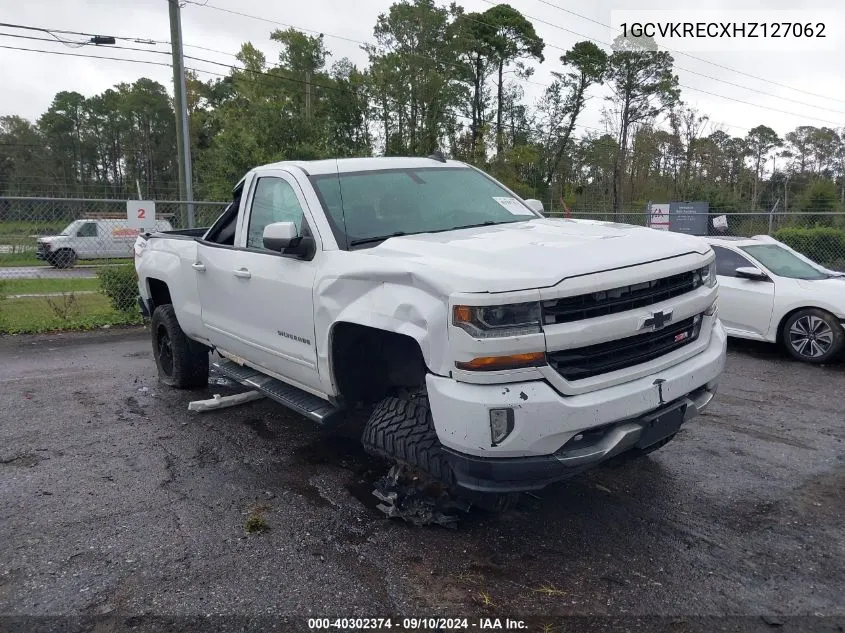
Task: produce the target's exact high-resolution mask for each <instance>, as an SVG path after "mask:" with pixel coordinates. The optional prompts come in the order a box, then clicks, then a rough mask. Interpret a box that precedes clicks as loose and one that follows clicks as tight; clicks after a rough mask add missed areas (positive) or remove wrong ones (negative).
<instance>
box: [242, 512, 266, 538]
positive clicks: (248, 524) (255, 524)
mask: <svg viewBox="0 0 845 633" xmlns="http://www.w3.org/2000/svg"><path fill="white" fill-rule="evenodd" d="M267 510H268V508H267V506H258V507H257V508H255V509H253V510H252V511H251V512H250V513H249V515H247V517H246V521H244V532H246V533H247V534H261V533H262V532H269V531H270V524H269V523H268V522H267V519H266V518H265V517H264V513H265V512H266V511H267Z"/></svg>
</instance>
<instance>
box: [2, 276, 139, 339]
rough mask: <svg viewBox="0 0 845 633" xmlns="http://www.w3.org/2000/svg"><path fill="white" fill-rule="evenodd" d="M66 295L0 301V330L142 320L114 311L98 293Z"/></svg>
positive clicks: (37, 330)
mask: <svg viewBox="0 0 845 633" xmlns="http://www.w3.org/2000/svg"><path fill="white" fill-rule="evenodd" d="M93 281H96V280H93ZM4 288H5V286H4ZM70 296H72V295H66V297H62V296H59V297H27V298H24V299H4V300H2V301H0V333H3V334H38V333H41V332H52V331H55V330H90V329H94V328H98V327H101V326H103V325H134V324H140V323H141V322H142V319H141V315H140V314H139V313H132V312H118V311H117V310H115V309H114V308H113V307H112V306H111V302H110V301H109V298H108V297H106V296H105V295H102V294H100V293H97V294H88V295H73V299H72V300H71V299H69V297H70Z"/></svg>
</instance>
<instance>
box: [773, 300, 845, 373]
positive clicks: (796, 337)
mask: <svg viewBox="0 0 845 633" xmlns="http://www.w3.org/2000/svg"><path fill="white" fill-rule="evenodd" d="M781 337H782V339H783V344H784V346H785V347H786V351H787V352H789V353H790V354H791V355H792V357H793V358H796V359H798V360H800V361H804V362H805V363H827V362H829V361H831V360H833V359H834V358H835V357H836V356H838V355H839V353H840V352H841V351H842V348H843V345H845V332H843V331H842V326H841V325H840V324H839V320H838V319H837V318H836V317H835V316H833V315H832V314H831V313H830V312H826V311H824V310H819V309H818V308H805V309H803V310H798V311H797V312H795V313H794V314H792V315H790V317H789V318H788V319H787V320H786V321H785V322H784V324H783V330H781Z"/></svg>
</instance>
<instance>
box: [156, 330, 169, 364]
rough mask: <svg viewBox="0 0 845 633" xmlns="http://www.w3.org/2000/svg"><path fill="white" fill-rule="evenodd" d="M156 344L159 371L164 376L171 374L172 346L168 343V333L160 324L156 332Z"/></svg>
mask: <svg viewBox="0 0 845 633" xmlns="http://www.w3.org/2000/svg"><path fill="white" fill-rule="evenodd" d="M156 346H157V347H158V362H159V365H160V366H161V373H163V374H164V375H165V376H172V375H173V346H172V345H171V343H170V335H169V334H168V333H167V329H166V328H165V327H164V326H163V325H162V326H160V327H159V328H158V332H157V333H156Z"/></svg>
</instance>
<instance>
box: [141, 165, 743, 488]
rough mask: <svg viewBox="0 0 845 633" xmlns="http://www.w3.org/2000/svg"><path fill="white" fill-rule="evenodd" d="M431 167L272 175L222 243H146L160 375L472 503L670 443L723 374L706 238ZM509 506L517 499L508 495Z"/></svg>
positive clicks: (225, 224) (204, 238) (281, 168)
mask: <svg viewBox="0 0 845 633" xmlns="http://www.w3.org/2000/svg"><path fill="white" fill-rule="evenodd" d="M541 211H542V205H541V204H540V203H539V202H538V201H536V200H527V201H524V200H522V199H521V198H519V197H518V196H517V195H516V194H515V193H513V192H512V191H510V190H509V189H507V188H506V187H505V186H504V185H502V184H500V183H499V182H497V181H496V180H494V179H493V178H491V177H490V176H488V175H486V174H485V173H483V172H482V171H479V170H477V169H475V168H473V167H470V166H468V165H466V164H464V163H460V162H455V161H451V160H448V161H447V160H444V159H442V157H440V156H434V157H429V158H356V159H340V160H322V161H313V162H299V161H294V162H282V163H276V164H272V165H265V166H262V167H257V168H255V169H253V170H252V171H250V172H249V173H248V174H247V175H246V176H245V177H244V178H243V179H242V180H241V181H240V182H239V183H238V185H237V186H236V187H235V189H234V198H233V200H232V203H231V204H230V205H229V206H228V208H227V209H226V210H225V211H224V213H223V214H222V215H221V216H220V218H219V219H218V220H217V221H216V222H215V224H214V225H213V226H212V227H210V228H208V229H197V230H193V231H191V230H188V231H181V232H180V231H172V232H167V233H155V234H146V235H144V236H142V237H141V238H139V240H138V242H137V244H136V267H137V272H138V278H139V290H140V298H139V302H140V304H141V309H142V311H143V312H144V313H145V314H146V315H148V316H151V318H152V328H151V329H152V341H153V350H154V354H155V359H156V363H157V366H158V371H159V375H160V378H161V380H162V381H163V382H165V383H166V384H169V385H172V386H174V387H180V388H195V387H201V386H203V385H205V384H206V382H207V379H208V371H209V351H210V350H214V351H216V352H217V353H218V355H219V356H220V357H221V358H222V360H221V361H219V362H217V363H216V365H217V367H218V369H219V370H220V371H221V372H222V373H224V374H226V375H228V376H230V377H232V378H234V379H235V380H236V381H239V382H241V383H243V384H245V385H248V386H250V387H251V388H252V389H256V390H259V391H261V392H263V393H265V394H266V395H267V396H269V397H271V398H273V399H275V400H277V401H278V402H280V403H282V404H283V405H285V406H287V407H289V408H290V409H293V410H295V411H298V412H300V413H302V414H303V415H305V416H307V417H309V418H311V419H312V420H314V421H316V422H318V423H321V424H328V423H330V421H331V419H332V418H333V417H335V416H336V415H337V414H340V413H342V412H343V411H344V410H349V409H353V408H357V409H358V410H360V409H361V407H362V406H363V407H366V408H367V409H366V410H368V411H371V414H370V415H369V420H368V421H367V423H366V426H365V428H364V429H363V437H362V441H363V444H364V447H365V448H366V450H367V451H369V452H370V453H372V454H375V455H379V456H382V457H385V458H388V459H390V460H394V461H396V462H398V463H404V464H406V465H409V466H410V467H412V468H414V469H416V470H418V471H422V472H424V473H427V474H428V475H430V476H431V477H433V478H435V479H437V480H439V481H441V482H443V483H445V484H447V485H449V486H454V488H455V489H456V490H459V491H460V490H466V491H476V492H490V493H509V492H517V491H525V490H531V489H539V488H542V487H544V486H546V485H547V484H549V483H551V482H553V481H557V480H560V479H563V478H565V477H567V476H570V475H572V474H574V473H577V472H580V471H582V470H584V469H586V468H589V467H591V466H593V465H595V464H598V463H599V462H601V461H603V460H605V459H608V458H610V457H612V456H615V455H619V454H621V453H625V452H628V453H629V454H644V453H647V452H649V451H651V450H654V449H655V448H657V447H659V446H662V445H663V444H665V443H666V442H667V441H669V439H671V438H672V437H673V436H674V435H675V434H676V432H677V431H678V430H679V429H680V428H681V425H682V424H683V423H685V422H686V421H688V420H689V419H690V418H692V417H693V416H695V415H696V414H697V413H699V412H701V411H702V410H703V409H704V408H705V407H706V406H707V405H708V404H709V403H710V401H711V399H712V398H713V395H714V393H715V391H716V387H717V383H718V380H719V376H720V374H721V373H722V369H723V367H724V363H725V340H726V337H725V332H724V330H723V328H722V326H721V324H720V322H719V320H718V318H717V306H716V295H717V284H716V275H715V271H714V254H713V251H712V250H711V248H710V247H709V246H708V245H707V244H706V243H705V242H704V241H703V240H700V239H698V238H695V237H691V236H686V235H681V234H674V233H668V232H662V231H656V230H653V229H648V228H641V227H634V226H629V225H623V224H613V223H605V222H595V221H577V220H571V219H550V218H545V217H543V215H542V212H541ZM500 496H501V495H500Z"/></svg>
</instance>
